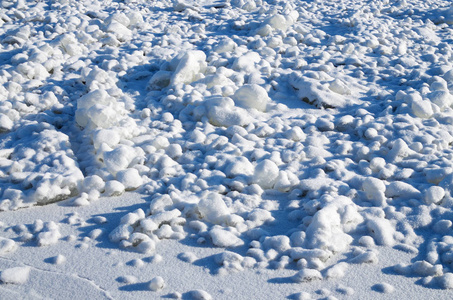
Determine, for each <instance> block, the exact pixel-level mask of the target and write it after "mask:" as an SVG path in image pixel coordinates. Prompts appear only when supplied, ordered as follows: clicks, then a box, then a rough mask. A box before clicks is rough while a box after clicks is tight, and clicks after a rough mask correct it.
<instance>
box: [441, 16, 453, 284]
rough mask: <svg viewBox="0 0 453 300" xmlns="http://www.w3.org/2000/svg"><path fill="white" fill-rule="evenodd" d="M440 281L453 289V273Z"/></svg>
mask: <svg viewBox="0 0 453 300" xmlns="http://www.w3.org/2000/svg"><path fill="white" fill-rule="evenodd" d="M452 11H453V9H452ZM452 23H453V22H452ZM439 283H440V286H441V287H442V288H443V289H453V273H445V274H444V275H442V276H441V277H440V278H439Z"/></svg>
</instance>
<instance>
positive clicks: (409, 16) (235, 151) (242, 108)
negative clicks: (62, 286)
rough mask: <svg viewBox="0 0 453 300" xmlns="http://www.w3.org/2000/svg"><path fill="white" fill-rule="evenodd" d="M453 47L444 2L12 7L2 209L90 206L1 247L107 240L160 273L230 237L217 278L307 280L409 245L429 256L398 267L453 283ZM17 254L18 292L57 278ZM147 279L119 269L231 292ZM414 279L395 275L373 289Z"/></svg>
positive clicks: (200, 295) (1, 280)
mask: <svg viewBox="0 0 453 300" xmlns="http://www.w3.org/2000/svg"><path fill="white" fill-rule="evenodd" d="M452 43H453V6H451V3H450V1H443V0H430V1H420V0H413V1H412V0H407V1H405V0H401V1H388V0H382V1H381V0H380V1H359V0H345V1H302V0H289V1H262V0H231V1H230V0H216V1H211V0H205V1H184V0H175V1H168V0H163V1H148V0H127V1H113V0H112V1H110V0H106V1H99V0H90V1H80V0H77V1H76V0H52V1H31V0H19V1H1V2H0V220H1V219H2V218H1V216H2V214H4V216H7V215H12V216H13V215H14V214H15V213H18V212H19V211H23V210H26V211H27V213H29V214H30V215H31V216H35V215H34V214H35V211H36V210H37V209H38V208H37V207H33V206H44V205H46V206H47V205H49V206H48V207H49V210H50V209H52V207H53V209H55V207H57V206H55V205H53V206H52V205H50V204H51V203H54V202H59V201H62V200H64V202H62V203H63V204H60V205H64V206H65V207H68V206H69V207H70V208H67V209H71V210H72V212H71V213H67V215H66V216H65V217H64V219H63V217H62V216H59V215H55V217H54V218H53V219H49V220H45V221H43V220H41V219H40V217H39V216H38V215H36V216H35V217H34V220H33V221H29V222H30V223H21V222H19V221H17V222H16V223H14V221H8V222H7V223H3V222H1V221H0V229H1V231H0V259H5V261H8V262H9V263H11V260H8V257H10V256H12V257H16V256H15V255H18V254H17V253H18V252H21V251H22V250H20V249H22V248H24V247H22V246H32V247H41V248H45V247H48V248H50V249H54V248H52V247H55V248H58V247H59V244H61V243H62V242H63V241H67V242H74V241H75V240H77V239H79V240H80V243H79V244H78V245H77V248H80V249H86V248H88V247H90V241H92V240H101V241H104V243H108V244H110V245H113V247H114V248H120V249H122V251H126V252H132V253H139V254H140V255H142V254H143V255H147V256H148V257H149V256H150V255H152V257H153V259H150V260H149V261H146V259H145V260H142V258H136V259H133V260H132V261H130V262H127V263H126V265H127V266H133V267H136V268H144V266H145V265H146V263H150V262H152V263H158V262H159V261H161V260H162V259H165V257H162V256H161V255H164V254H165V253H160V252H159V249H161V248H160V247H164V246H161V244H163V245H166V244H167V243H170V242H171V241H169V240H173V242H174V243H181V244H190V245H193V246H194V247H201V248H202V247H214V248H217V249H219V250H218V251H219V252H218V254H216V255H214V258H213V260H214V261H213V264H212V270H211V273H212V274H216V275H225V276H230V275H231V274H235V273H238V272H247V271H248V270H261V271H262V270H266V269H273V270H275V272H277V271H281V270H288V272H291V275H288V276H286V277H285V278H286V279H282V280H280V281H281V282H280V281H279V280H276V281H272V280H271V281H270V283H275V282H277V283H278V282H280V283H285V284H291V285H298V284H306V283H307V282H310V284H316V282H319V281H321V282H322V281H327V280H330V279H332V278H334V279H335V280H340V279H341V278H343V277H345V276H346V277H347V273H348V272H349V270H350V269H351V268H356V269H357V267H354V266H357V265H362V266H361V267H363V268H365V266H364V265H365V264H367V265H377V264H379V263H380V261H381V260H382V259H384V260H385V258H382V257H381V255H380V253H381V251H384V252H385V251H388V249H389V248H391V249H394V250H397V251H400V252H401V253H404V255H406V254H409V255H411V258H412V259H411V260H410V261H409V262H408V261H405V262H401V263H399V262H395V263H394V264H393V265H392V266H388V267H387V268H386V269H385V270H383V272H387V273H388V272H390V273H391V274H394V275H396V274H399V275H403V276H407V277H417V278H419V280H418V281H417V284H419V285H421V286H423V287H425V288H437V289H453V266H452V263H453V228H452V224H453V223H452V220H451V219H452V216H453V195H452V194H453V149H452V144H453V49H452V45H453V44H452ZM134 190H136V191H137V192H138V193H141V194H143V195H147V196H146V198H145V199H146V201H147V202H146V204H145V205H139V206H134V205H132V206H130V207H127V208H124V207H122V208H121V209H119V208H118V209H117V210H120V213H121V216H119V217H118V216H117V215H116V214H117V213H118V211H117V210H115V208H109V209H111V210H112V213H111V214H108V213H107V212H104V213H105V215H93V216H92V218H91V219H90V218H88V217H87V219H90V220H92V221H93V222H91V223H92V226H91V227H90V230H89V231H86V230H81V231H82V233H80V232H79V234H81V236H79V237H76V236H75V235H74V233H68V229H67V228H66V227H67V226H66V225H67V224H69V225H71V226H76V227H80V228H82V227H83V228H84V227H85V226H86V224H87V223H86V222H85V220H83V219H81V218H79V215H78V211H79V210H81V209H83V208H82V207H87V206H88V207H89V206H90V205H94V202H96V203H99V202H101V203H104V202H105V206H106V207H109V206H108V205H109V204H108V202H109V201H110V200H111V199H110V198H111V197H117V196H120V195H122V194H124V193H125V195H126V196H127V195H128V193H130V192H131V191H134ZM113 211H115V213H114V212H113ZM65 224H66V225H65ZM104 224H109V225H108V226H104ZM85 231H86V232H85ZM49 255H51V254H50V253H49ZM19 256H20V255H19ZM67 256H68V254H66V255H63V254H61V253H53V254H52V256H49V258H48V262H49V263H50V264H52V265H54V267H60V266H61V267H63V266H65V265H67V261H68V258H67ZM177 257H178V259H179V260H180V262H181V263H186V264H195V265H198V266H199V265H200V264H203V259H205V258H202V257H199V254H198V253H197V254H196V253H192V252H181V253H179V254H178V255H177ZM206 259H208V258H206ZM14 261H15V262H17V265H14V266H9V267H8V268H6V267H5V269H4V270H0V274H1V276H0V292H1V291H2V286H4V285H8V284H18V285H26V284H33V279H34V278H35V277H36V276H37V275H35V274H38V273H39V272H41V271H42V270H40V269H36V268H35V267H33V266H31V264H30V263H29V264H25V266H24V265H21V264H19V262H20V259H17V258H15V260H14ZM112 264H113V263H112ZM30 270H31V271H30ZM30 273H31V276H29V275H30ZM231 276H232V275H231ZM78 280H81V281H83V279H80V278H78ZM85 280H86V281H88V282H91V281H90V280H89V279H85ZM138 280H139V278H138V277H135V276H132V275H131V274H123V275H122V276H120V277H118V279H117V281H118V282H121V283H124V284H129V285H130V286H132V287H131V288H130V289H132V290H133V289H134V287H135V288H136V289H139V290H146V291H147V292H148V293H163V292H164V293H166V294H165V295H166V297H167V298H181V297H182V298H190V297H191V298H193V299H212V298H213V297H214V296H212V295H211V294H215V295H217V297H214V298H218V294H216V293H215V292H213V291H212V290H211V291H207V290H204V289H203V286H202V285H200V286H199V288H198V287H197V288H194V289H192V290H190V289H187V290H185V291H181V292H182V293H180V292H179V291H175V290H174V286H172V284H174V283H173V282H172V280H171V279H170V280H169V279H168V278H164V277H163V276H160V275H159V274H154V276H152V277H150V278H149V279H148V280H147V282H145V283H143V284H141V285H140V283H137V282H138ZM140 280H141V279H140ZM194 280H195V279H194ZM30 282H31V283H30ZM137 285H138V286H137ZM92 288H93V289H94V290H96V291H97V292H99V293H101V294H102V295H103V296H105V297H107V298H109V297H111V293H110V292H109V291H108V290H105V289H103V287H101V286H97V285H95V284H94V283H93V284H92ZM398 289H399V287H398V286H396V285H395V286H394V285H393V284H390V283H387V282H385V281H375V282H373V283H370V287H369V293H376V292H377V294H376V295H379V294H389V293H392V295H396V294H397V293H398ZM126 290H127V289H126ZM5 291H6V290H5ZM162 291H163V292H162ZM22 292H24V291H23V290H22ZM224 292H225V294H224V295H223V296H225V297H227V298H228V297H231V298H237V296H236V297H235V296H231V295H234V294H231V293H233V292H231V291H224ZM337 292H338V293H340V294H341V295H343V296H344V297H346V296H348V295H352V294H353V293H354V290H352V291H351V288H350V287H344V286H343V287H338V289H337ZM87 293H90V292H89V291H87ZM162 295H163V294H162ZM227 295H230V296H227ZM329 295H330V291H323V290H319V291H318V292H317V296H319V297H329ZM92 296H93V294H92ZM249 296H250V295H249ZM285 296H287V297H290V298H294V299H307V297H312V296H315V295H310V293H308V292H298V293H294V294H287V295H285ZM330 296H331V297H334V298H335V296H333V294H332V295H330ZM395 297H396V296H395ZM0 298H1V297H0ZM248 298H249V299H252V298H254V297H253V296H250V297H248Z"/></svg>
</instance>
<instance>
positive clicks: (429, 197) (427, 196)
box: [423, 186, 445, 205]
mask: <svg viewBox="0 0 453 300" xmlns="http://www.w3.org/2000/svg"><path fill="white" fill-rule="evenodd" d="M444 196H445V190H444V189H443V188H442V187H440V186H431V187H429V188H428V189H426V190H425V192H424V194H423V200H424V201H425V203H426V204H427V205H430V204H433V203H434V204H439V203H440V202H441V201H442V199H443V198H444Z"/></svg>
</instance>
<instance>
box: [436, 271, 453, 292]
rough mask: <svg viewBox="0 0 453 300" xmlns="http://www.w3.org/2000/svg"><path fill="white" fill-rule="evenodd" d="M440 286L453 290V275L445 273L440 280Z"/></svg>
mask: <svg viewBox="0 0 453 300" xmlns="http://www.w3.org/2000/svg"><path fill="white" fill-rule="evenodd" d="M439 283H440V286H441V287H442V288H443V289H453V273H445V274H444V275H442V276H441V277H440V279H439Z"/></svg>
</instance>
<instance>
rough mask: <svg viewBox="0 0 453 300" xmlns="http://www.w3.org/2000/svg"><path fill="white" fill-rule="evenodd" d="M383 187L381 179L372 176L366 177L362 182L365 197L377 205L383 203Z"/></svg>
mask: <svg viewBox="0 0 453 300" xmlns="http://www.w3.org/2000/svg"><path fill="white" fill-rule="evenodd" d="M385 188H386V187H385V184H384V182H383V181H382V180H380V179H377V178H372V177H368V178H366V179H365V180H364V181H363V184H362V189H363V190H364V191H365V194H366V197H367V198H368V199H369V200H370V201H372V203H374V204H375V205H377V206H383V205H384V204H385Z"/></svg>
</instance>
